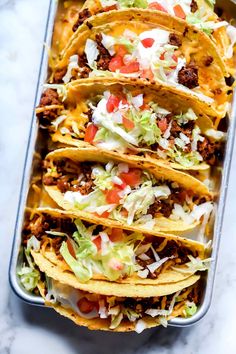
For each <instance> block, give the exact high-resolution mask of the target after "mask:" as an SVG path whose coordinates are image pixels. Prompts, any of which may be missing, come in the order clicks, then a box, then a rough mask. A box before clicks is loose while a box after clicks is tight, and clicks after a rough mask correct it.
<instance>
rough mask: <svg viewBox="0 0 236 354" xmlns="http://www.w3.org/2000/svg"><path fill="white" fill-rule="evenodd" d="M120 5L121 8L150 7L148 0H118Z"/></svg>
mask: <svg viewBox="0 0 236 354" xmlns="http://www.w3.org/2000/svg"><path fill="white" fill-rule="evenodd" d="M117 2H118V3H119V5H120V8H122V9H123V8H124V9H125V8H130V7H138V8H142V9H146V8H147V7H148V1H147V0H117Z"/></svg>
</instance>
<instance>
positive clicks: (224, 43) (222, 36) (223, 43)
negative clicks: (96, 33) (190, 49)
mask: <svg viewBox="0 0 236 354" xmlns="http://www.w3.org/2000/svg"><path fill="white" fill-rule="evenodd" d="M196 2H197V4H198V8H204V9H206V12H207V13H208V14H209V19H208V20H209V21H214V22H218V19H219V17H218V16H217V14H216V13H214V11H213V10H212V7H211V6H210V5H209V4H208V3H207V1H205V0H197V1H196ZM84 9H88V10H89V11H90V13H91V15H96V14H98V13H99V12H101V11H102V10H103V7H102V5H101V2H100V1H99V0H86V1H85V2H84V4H83V7H82V8H81V10H84ZM113 11H117V10H113ZM146 11H148V9H146ZM151 11H152V12H154V13H155V12H159V11H158V10H154V9H152V10H151ZM168 15H169V16H170V17H172V15H171V14H168ZM88 20H89V19H88ZM178 20H179V21H184V20H182V19H180V18H178ZM185 23H186V22H185ZM209 38H210V39H211V40H212V41H213V42H214V43H215V45H216V47H217V50H218V52H219V55H220V57H221V58H223V60H224V62H225V64H226V66H227V69H228V70H227V72H228V71H230V70H231V68H232V63H231V62H230V61H229V60H228V58H226V57H225V54H226V51H227V48H228V47H229V45H230V41H229V37H228V36H227V32H226V28H225V27H220V28H216V29H215V30H214V32H213V34H212V35H211V36H210V37H209Z"/></svg>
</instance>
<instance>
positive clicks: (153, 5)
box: [148, 2, 168, 12]
mask: <svg viewBox="0 0 236 354" xmlns="http://www.w3.org/2000/svg"><path fill="white" fill-rule="evenodd" d="M148 9H152V10H158V11H162V12H168V11H167V10H166V9H165V8H164V6H162V5H161V4H158V2H152V3H151V4H149V5H148Z"/></svg>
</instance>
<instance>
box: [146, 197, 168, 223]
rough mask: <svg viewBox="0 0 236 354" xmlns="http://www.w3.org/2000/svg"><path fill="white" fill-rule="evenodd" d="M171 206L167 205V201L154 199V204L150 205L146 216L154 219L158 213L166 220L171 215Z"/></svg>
mask: <svg viewBox="0 0 236 354" xmlns="http://www.w3.org/2000/svg"><path fill="white" fill-rule="evenodd" d="M172 209H173V206H172V205H171V204H170V203H168V201H167V200H163V199H162V200H160V199H156V200H155V202H154V203H153V204H152V205H150V207H149V209H148V212H147V213H148V214H151V215H152V216H153V217H155V216H156V215H157V214H158V213H161V214H163V216H165V217H166V218H168V217H169V216H170V215H171V212H172Z"/></svg>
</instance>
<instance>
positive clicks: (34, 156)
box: [9, 0, 236, 327]
mask: <svg viewBox="0 0 236 354" xmlns="http://www.w3.org/2000/svg"><path fill="white" fill-rule="evenodd" d="M60 4H61V2H60V1H59V2H58V1H56V0H50V4H49V9H48V18H47V23H46V32H45V37H44V42H45V43H46V46H44V48H43V52H42V58H41V64H40V73H39V79H38V83H37V90H36V98H35V105H34V107H35V106H36V105H37V104H38V103H39V100H40V96H41V92H42V85H43V84H44V83H45V81H46V79H47V73H48V52H47V50H46V47H47V46H48V47H50V46H51V41H52V34H53V28H54V23H55V19H56V16H57V13H58V7H59V6H60ZM216 4H217V6H218V7H219V8H221V9H223V10H224V12H225V13H226V14H227V13H228V14H229V16H230V17H232V14H235V20H236V2H235V0H233V1H231V0H219V1H216ZM226 120H227V123H226V124H227V128H228V129H227V139H226V140H227V144H226V148H225V158H224V162H223V168H222V174H221V177H220V188H219V197H218V198H217V200H216V204H217V210H216V215H215V223H214V228H213V230H212V235H211V236H212V254H211V257H212V259H213V261H212V264H211V268H210V270H209V271H208V272H207V275H206V277H205V279H204V282H203V287H204V289H203V294H202V299H201V304H200V306H199V309H198V311H197V313H196V314H195V315H194V316H193V317H191V318H186V319H185V318H176V319H173V320H171V321H169V325H170V326H175V327H186V326H190V325H193V324H194V323H196V322H197V321H199V320H200V319H201V318H202V317H203V316H204V315H205V314H206V313H207V311H208V309H209V307H210V304H211V300H212V294H213V286H214V278H215V273H216V264H217V256H218V250H219V244H220V238H221V232H222V223H223V214H224V208H225V203H226V194H227V188H228V181H229V174H230V164H231V158H232V153H233V145H234V134H235V128H236V92H235V94H234V98H233V102H232V105H231V109H230V112H229V115H228V117H227V119H226ZM45 134H46V133H44V132H43V131H42V130H41V129H39V127H38V122H37V119H36V117H35V113H33V115H32V120H31V127H30V133H29V139H28V144H27V151H26V158H25V164H24V169H23V176H22V184H21V189H20V197H19V205H18V211H17V216H16V224H15V230H14V238H13V247H12V253H11V260H10V267H9V282H10V285H11V288H12V290H13V291H14V293H15V294H16V295H17V296H18V297H19V298H21V299H22V300H23V301H25V302H27V303H29V304H31V305H38V306H44V301H43V299H42V298H41V297H39V296H36V295H33V294H30V293H28V292H27V291H26V290H25V289H24V288H23V287H22V286H21V284H20V283H19V280H18V278H17V274H16V273H17V268H18V265H19V264H20V260H21V256H20V254H21V252H20V249H21V237H22V226H23V223H24V218H25V208H26V207H30V206H33V204H34V203H35V202H37V199H36V198H37V196H35V194H34V193H33V190H32V184H33V182H34V180H35V178H36V176H37V174H39V171H40V161H41V159H42V156H45V154H46V152H47V151H48V149H49V148H50V147H49V146H48V144H50V143H49V141H50V140H49V139H48V136H47V135H45ZM38 202H39V201H38Z"/></svg>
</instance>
